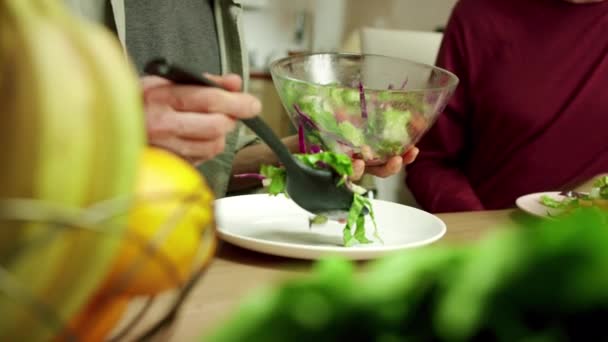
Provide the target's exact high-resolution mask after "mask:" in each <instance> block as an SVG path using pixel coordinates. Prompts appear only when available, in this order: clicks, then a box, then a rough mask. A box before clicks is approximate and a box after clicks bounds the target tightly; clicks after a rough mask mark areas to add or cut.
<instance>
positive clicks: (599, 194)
mask: <svg viewBox="0 0 608 342" xmlns="http://www.w3.org/2000/svg"><path fill="white" fill-rule="evenodd" d="M560 195H562V196H563V198H561V199H556V198H554V197H550V196H547V195H543V196H541V198H540V200H539V202H540V203H541V204H542V205H544V206H545V207H547V208H551V209H561V210H564V211H570V210H572V209H576V208H579V207H591V206H597V207H601V208H606V209H608V176H603V177H600V178H598V179H597V180H595V182H594V184H593V187H592V188H591V191H590V192H588V193H586V192H578V191H565V192H562V193H560Z"/></svg>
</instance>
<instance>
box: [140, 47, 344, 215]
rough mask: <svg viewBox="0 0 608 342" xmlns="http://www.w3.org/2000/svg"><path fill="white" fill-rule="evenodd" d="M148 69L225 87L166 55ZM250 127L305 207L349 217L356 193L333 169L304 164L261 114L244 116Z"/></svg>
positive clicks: (184, 80) (184, 81) (172, 78)
mask: <svg viewBox="0 0 608 342" xmlns="http://www.w3.org/2000/svg"><path fill="white" fill-rule="evenodd" d="M144 71H145V72H146V73H147V74H149V75H156V76H160V77H163V78H166V79H168V80H170V81H172V82H174V83H177V84H184V85H200V86H204V87H215V88H222V87H221V86H219V85H218V84H217V83H215V82H213V81H211V80H210V79H208V78H206V77H204V76H203V75H202V73H201V74H200V75H199V74H197V73H194V72H192V71H189V70H187V69H185V68H184V67H181V66H178V65H175V64H171V63H169V62H167V60H166V59H164V58H158V59H154V60H152V61H150V62H149V63H148V64H147V65H146V67H145V69H144ZM242 121H243V123H244V124H245V125H246V126H247V127H249V128H250V129H251V130H252V131H253V132H254V133H255V134H256V135H257V136H258V137H260V139H262V141H264V142H265V143H266V144H267V145H268V146H269V147H270V148H271V149H272V151H273V152H274V153H275V154H276V155H277V157H278V158H279V160H280V161H281V163H282V164H283V166H284V167H285V169H286V171H287V193H288V194H289V196H290V197H291V199H292V200H293V201H294V202H295V203H296V204H297V205H299V206H300V207H302V208H303V209H305V210H307V211H309V212H310V213H313V214H315V215H324V216H327V217H329V218H332V219H344V218H346V216H347V214H348V211H349V209H350V206H351V204H352V202H353V193H352V192H351V191H350V190H348V189H347V188H346V187H345V186H337V183H338V181H339V179H338V178H337V177H336V176H335V175H334V174H332V172H330V171H329V170H319V169H315V168H312V167H310V166H308V165H306V164H303V163H302V162H300V161H299V160H297V159H296V158H294V156H293V155H292V154H291V153H290V152H289V150H288V149H287V147H286V146H285V145H284V144H283V142H281V140H280V139H279V138H278V137H277V136H276V135H275V134H274V132H273V131H272V130H271V129H270V127H268V125H266V123H265V122H264V121H263V120H262V118H260V117H255V118H252V119H244V120H242Z"/></svg>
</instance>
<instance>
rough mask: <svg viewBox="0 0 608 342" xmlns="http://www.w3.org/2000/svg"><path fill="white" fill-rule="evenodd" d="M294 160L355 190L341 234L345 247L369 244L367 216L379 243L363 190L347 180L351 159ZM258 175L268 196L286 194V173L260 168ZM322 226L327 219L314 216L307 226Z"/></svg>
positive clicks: (333, 156) (331, 155) (318, 155)
mask: <svg viewBox="0 0 608 342" xmlns="http://www.w3.org/2000/svg"><path fill="white" fill-rule="evenodd" d="M294 156H295V157H296V158H297V159H298V160H300V161H301V162H303V163H304V164H306V165H308V166H311V167H314V168H325V169H331V170H332V171H333V172H334V173H335V174H336V175H338V176H339V177H340V178H341V181H340V182H338V184H336V186H349V188H350V189H353V190H357V191H356V192H354V193H353V196H354V197H353V203H352V205H351V207H350V210H349V212H348V218H347V222H346V225H345V227H344V231H343V242H344V246H347V247H348V246H352V245H354V244H356V243H361V244H366V243H371V242H372V241H371V240H369V239H368V238H367V237H366V236H365V216H366V215H367V214H370V217H371V220H372V223H373V225H374V237H375V238H376V239H378V240H379V241H380V242H382V240H381V239H380V236H379V235H378V227H377V226H376V221H375V218H374V216H373V208H372V204H371V202H370V200H369V199H368V198H366V197H363V196H362V195H361V194H360V193H359V192H361V189H362V188H360V187H359V186H357V185H355V184H352V183H350V181H349V180H348V177H349V176H350V175H352V174H353V165H352V161H351V159H350V157H348V156H346V155H344V154H338V153H334V152H320V153H314V154H296V155H294ZM260 174H261V175H262V176H264V177H266V180H265V186H266V187H267V188H268V193H269V194H271V195H278V194H280V193H285V194H287V193H286V189H285V185H286V178H285V177H286V173H285V169H283V168H279V167H275V166H269V165H263V166H262V169H261V171H260ZM347 182H348V184H347ZM325 222H327V217H324V216H316V217H313V218H312V219H310V220H309V225H310V226H312V225H315V224H323V223H325ZM353 232H354V233H353Z"/></svg>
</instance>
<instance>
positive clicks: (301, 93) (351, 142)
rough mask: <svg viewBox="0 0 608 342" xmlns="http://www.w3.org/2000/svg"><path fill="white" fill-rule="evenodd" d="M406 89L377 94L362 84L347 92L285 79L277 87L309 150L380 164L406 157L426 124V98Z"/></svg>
mask: <svg viewBox="0 0 608 342" xmlns="http://www.w3.org/2000/svg"><path fill="white" fill-rule="evenodd" d="M406 85H407V82H404V84H403V85H402V88H401V89H395V87H393V86H392V85H389V87H388V88H389V89H388V90H386V91H378V90H365V89H364V87H363V84H362V83H361V82H358V83H357V84H356V85H353V87H352V88H348V87H343V86H340V85H338V84H328V85H324V86H318V85H311V84H307V83H302V82H296V81H288V80H286V81H283V84H282V86H281V87H280V89H281V93H282V94H281V97H282V99H283V102H284V103H285V105H286V107H287V108H288V110H289V111H290V113H291V115H293V116H295V117H296V120H295V121H296V122H297V126H298V134H299V136H300V138H301V140H302V141H303V142H306V143H307V151H308V152H311V151H314V150H315V149H319V148H321V149H324V150H326V151H334V152H339V153H344V154H347V155H348V156H350V157H356V158H359V159H363V160H365V161H366V162H367V163H368V164H374V163H376V164H381V163H383V162H385V161H386V159H388V157H391V156H395V155H402V154H403V153H405V152H406V148H408V147H409V145H410V144H411V143H413V142H415V140H416V139H417V138H418V137H419V136H421V135H422V133H423V132H424V131H425V130H426V128H427V127H428V125H429V122H427V119H426V118H425V113H428V112H430V111H431V110H432V108H431V107H430V106H431V104H429V103H427V102H428V101H425V99H426V100H429V99H428V98H427V97H425V96H428V95H429V94H426V95H425V94H422V93H417V92H409V93H408V92H404V91H402V90H403V88H404V87H405V86H406Z"/></svg>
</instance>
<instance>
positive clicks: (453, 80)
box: [269, 52, 460, 93]
mask: <svg viewBox="0 0 608 342" xmlns="http://www.w3.org/2000/svg"><path fill="white" fill-rule="evenodd" d="M322 55H327V56H338V57H344V58H348V57H350V58H362V57H380V58H385V59H392V60H395V61H400V62H406V63H408V64H412V65H417V66H419V67H424V68H427V69H429V70H437V71H440V72H442V73H444V74H446V75H448V76H449V81H448V84H447V85H445V86H440V87H433V88H414V89H406V90H404V89H376V88H366V89H365V90H369V91H382V92H390V93H404V92H405V93H423V92H429V91H441V90H454V89H456V87H457V86H458V84H459V83H460V79H459V78H458V76H457V75H456V74H454V73H453V72H451V71H449V70H447V69H444V68H440V67H438V66H434V65H431V64H426V63H420V62H416V61H413V60H410V59H407V58H401V57H394V56H387V55H380V54H372V53H350V52H307V53H300V54H297V55H293V56H286V57H282V58H279V59H276V60H274V61H272V62H271V63H270V64H269V71H270V75H271V77H272V78H273V80H274V79H275V77H276V78H281V79H284V80H288V81H290V82H296V83H303V84H311V85H314V86H320V87H322V86H327V84H320V83H315V82H308V81H304V80H300V79H296V78H293V77H289V76H286V75H279V73H278V72H277V70H278V68H279V65H281V64H284V63H286V62H287V61H290V60H294V59H297V58H308V57H313V56H322ZM341 86H342V87H344V88H349V89H356V88H355V87H352V86H347V85H341Z"/></svg>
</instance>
